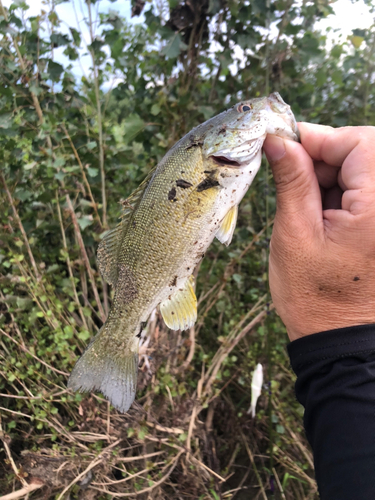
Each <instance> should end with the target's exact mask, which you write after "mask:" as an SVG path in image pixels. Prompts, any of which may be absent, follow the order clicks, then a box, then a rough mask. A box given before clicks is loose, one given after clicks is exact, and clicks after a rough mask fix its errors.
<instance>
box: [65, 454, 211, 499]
mask: <svg viewBox="0 0 375 500" xmlns="http://www.w3.org/2000/svg"><path fill="white" fill-rule="evenodd" d="M184 451H185V450H182V451H180V452H179V453H177V455H176V456H175V458H174V459H173V461H172V463H173V465H172V467H171V468H170V469H169V471H168V472H167V473H166V474H165V475H164V476H163V477H162V478H161V479H160V480H159V481H157V482H156V483H154V484H153V485H152V486H149V487H148V488H145V489H144V490H140V491H137V495H143V494H144V493H149V492H150V491H152V490H154V489H155V488H157V487H158V486H160V485H161V484H162V483H164V481H166V480H167V479H168V477H169V476H170V475H171V474H172V472H173V471H174V469H175V467H176V465H177V462H178V459H179V458H180V456H181V455H182V453H184ZM211 472H213V471H211ZM94 489H95V490H97V491H100V492H102V493H106V494H107V495H111V496H112V498H126V497H134V492H131V493H115V492H113V491H109V490H102V489H100V488H94ZM57 500H60V497H59V498H58V499H57Z"/></svg>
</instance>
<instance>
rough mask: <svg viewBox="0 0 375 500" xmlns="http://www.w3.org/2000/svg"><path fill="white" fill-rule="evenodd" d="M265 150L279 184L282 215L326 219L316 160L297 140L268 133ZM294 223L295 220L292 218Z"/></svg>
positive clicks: (277, 187)
mask: <svg viewBox="0 0 375 500" xmlns="http://www.w3.org/2000/svg"><path fill="white" fill-rule="evenodd" d="M263 147H264V152H265V154H266V157H267V160H268V162H269V163H270V165H271V168H272V174H273V177H274V180H275V184H276V195H277V211H278V212H279V215H281V214H285V215H286V216H293V215H295V214H296V213H299V214H300V215H302V216H303V219H305V220H306V219H308V220H310V221H311V222H312V223H313V224H314V225H315V224H316V223H317V222H318V221H319V222H322V220H323V210H322V198H321V194H320V188H319V183H318V179H317V177H316V175H315V171H314V163H313V160H312V159H311V157H310V156H309V155H308V153H307V152H306V151H305V149H304V148H303V146H302V145H301V144H299V143H297V142H294V141H291V140H288V139H283V138H281V137H278V136H275V135H268V136H267V138H266V140H265V142H264V146H263ZM291 222H292V221H291Z"/></svg>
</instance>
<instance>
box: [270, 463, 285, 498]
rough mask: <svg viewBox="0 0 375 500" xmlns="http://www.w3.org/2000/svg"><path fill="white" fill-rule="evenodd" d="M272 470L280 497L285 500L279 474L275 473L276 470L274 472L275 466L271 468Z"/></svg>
mask: <svg viewBox="0 0 375 500" xmlns="http://www.w3.org/2000/svg"><path fill="white" fill-rule="evenodd" d="M272 472H273V475H274V477H275V479H276V483H277V486H278V488H279V491H280V495H281V498H282V499H283V500H286V496H285V493H284V490H283V487H282V486H281V483H280V479H279V476H278V475H277V472H276V469H275V467H274V468H273V469H272Z"/></svg>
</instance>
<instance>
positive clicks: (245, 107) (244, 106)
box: [237, 104, 252, 113]
mask: <svg viewBox="0 0 375 500" xmlns="http://www.w3.org/2000/svg"><path fill="white" fill-rule="evenodd" d="M251 108H252V106H251V105H250V104H240V105H239V106H238V108H237V111H239V112H240V113H241V112H243V111H250V110H251Z"/></svg>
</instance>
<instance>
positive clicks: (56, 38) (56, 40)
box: [51, 33, 70, 48]
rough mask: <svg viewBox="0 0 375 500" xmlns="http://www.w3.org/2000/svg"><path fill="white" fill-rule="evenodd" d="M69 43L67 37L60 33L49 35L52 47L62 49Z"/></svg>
mask: <svg viewBox="0 0 375 500" xmlns="http://www.w3.org/2000/svg"><path fill="white" fill-rule="evenodd" d="M69 42H70V40H69V37H68V35H62V34H61V33H54V34H53V35H51V44H52V46H53V47H55V48H57V47H63V46H64V45H68V44H69Z"/></svg>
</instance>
